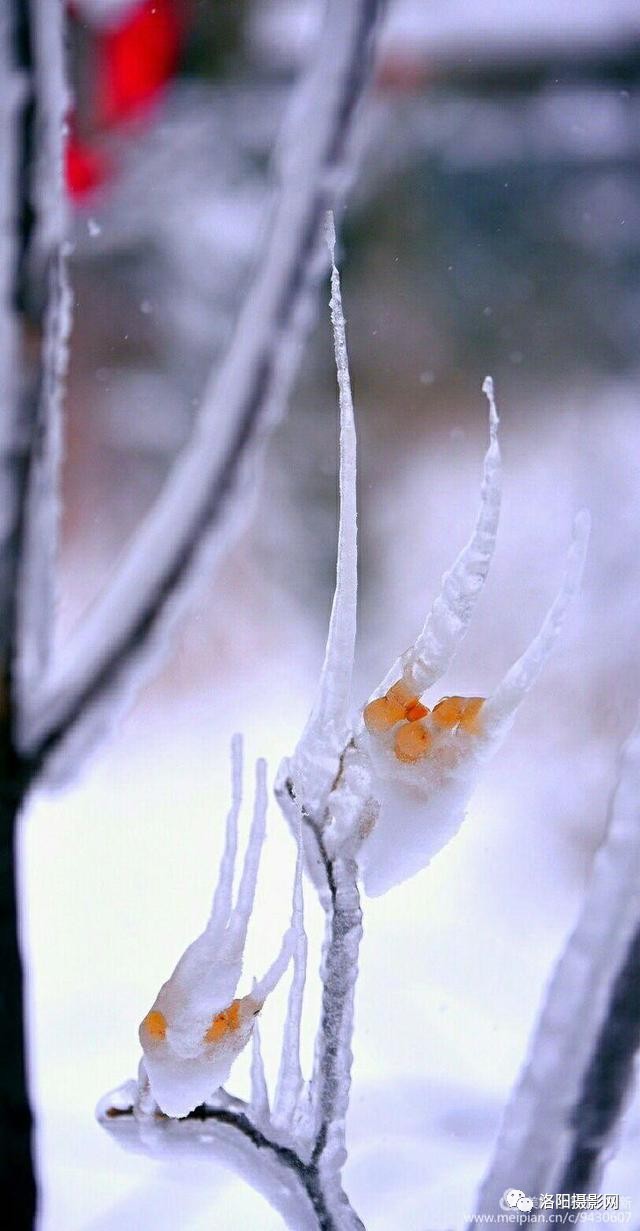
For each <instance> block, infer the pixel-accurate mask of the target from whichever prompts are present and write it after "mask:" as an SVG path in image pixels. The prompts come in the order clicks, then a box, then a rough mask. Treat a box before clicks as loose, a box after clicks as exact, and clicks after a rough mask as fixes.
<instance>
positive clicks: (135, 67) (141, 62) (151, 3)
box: [96, 0, 181, 125]
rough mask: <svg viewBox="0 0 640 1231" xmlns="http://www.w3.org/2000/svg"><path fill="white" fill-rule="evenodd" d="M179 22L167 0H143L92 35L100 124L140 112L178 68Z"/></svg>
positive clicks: (110, 122)
mask: <svg viewBox="0 0 640 1231" xmlns="http://www.w3.org/2000/svg"><path fill="white" fill-rule="evenodd" d="M180 35H181V30H180V23H179V21H178V16H177V13H176V10H175V7H174V5H173V4H172V3H171V0H144V3H142V4H140V5H138V6H137V7H136V8H135V9H134V11H133V12H132V13H131V14H130V15H129V16H128V17H127V18H126V19H125V21H124V22H123V23H122V25H120V26H118V27H116V28H115V29H108V30H105V31H104V32H102V33H100V34H99V35H98V63H97V83H96V92H97V112H98V116H99V119H100V120H101V121H102V123H104V124H106V125H111V124H120V123H122V121H123V120H128V119H130V118H132V117H133V116H135V115H138V114H140V112H141V111H144V110H146V108H147V107H148V106H149V104H150V103H153V102H154V101H155V100H156V98H157V97H158V95H159V94H160V93H161V92H162V90H163V88H164V87H165V86H166V84H167V82H168V81H170V79H171V78H172V77H173V75H174V73H175V72H176V69H177V67H178V58H179V54H180Z"/></svg>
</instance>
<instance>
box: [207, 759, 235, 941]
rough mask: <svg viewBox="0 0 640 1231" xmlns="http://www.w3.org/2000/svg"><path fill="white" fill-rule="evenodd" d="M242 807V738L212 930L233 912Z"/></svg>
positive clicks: (233, 773)
mask: <svg viewBox="0 0 640 1231" xmlns="http://www.w3.org/2000/svg"><path fill="white" fill-rule="evenodd" d="M241 807H242V736H241V735H238V734H236V735H234V736H233V738H232V740H231V807H230V809H229V812H228V814H227V824H226V828H225V842H224V851H223V852H222V859H221V861H220V871H219V873H218V883H217V885H216V891H215V894H214V897H213V906H212V907H211V919H210V921H209V927H210V928H211V929H215V928H217V927H219V926H220V925H221V924H224V923H225V922H226V920H227V919H228V918H229V913H230V911H231V898H232V894H233V873H234V870H235V866H236V854H237V850H238V817H239V816H240V809H241Z"/></svg>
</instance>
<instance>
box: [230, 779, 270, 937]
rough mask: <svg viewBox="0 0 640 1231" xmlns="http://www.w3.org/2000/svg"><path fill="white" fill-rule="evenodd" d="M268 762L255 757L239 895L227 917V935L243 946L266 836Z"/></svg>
mask: <svg viewBox="0 0 640 1231" xmlns="http://www.w3.org/2000/svg"><path fill="white" fill-rule="evenodd" d="M267 805H268V797H267V763H266V761H265V760H264V758H263V757H260V758H259V759H258V760H257V761H256V795H255V804H254V809H253V820H252V822H251V832H250V834H249V842H248V845H247V852H246V855H245V857H244V865H243V868H242V876H241V877H240V885H239V887H238V896H237V898H236V904H235V907H234V910H233V915H232V917H231V919H230V921H229V936H230V938H232V939H234V940H235V941H236V942H237V943H238V944H239V945H241V947H242V948H244V943H245V940H246V938H247V928H248V927H249V920H250V918H251V912H252V910H253V901H254V898H255V893H256V884H257V882H258V869H259V867H260V855H261V854H262V845H263V842H264V839H265V833H266V825H267Z"/></svg>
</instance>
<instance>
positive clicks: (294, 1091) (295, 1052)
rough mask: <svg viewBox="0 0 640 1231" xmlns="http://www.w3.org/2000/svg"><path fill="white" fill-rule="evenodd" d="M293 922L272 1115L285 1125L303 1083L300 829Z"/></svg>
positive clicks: (304, 960)
mask: <svg viewBox="0 0 640 1231" xmlns="http://www.w3.org/2000/svg"><path fill="white" fill-rule="evenodd" d="M300 827H302V821H301V822H300ZM291 926H292V929H293V933H294V937H295V941H294V949H293V978H292V980H291V987H290V989H289V1001H288V1005H287V1016H286V1020H285V1024H284V1035H283V1039H282V1049H281V1053H280V1069H279V1072H278V1082H277V1086H276V1097H275V1103H274V1115H273V1120H274V1123H277V1124H282V1125H291V1124H292V1122H293V1118H294V1115H295V1112H296V1109H297V1107H298V1101H299V1099H300V1094H301V1091H302V1089H303V1084H304V1081H303V1076H302V1065H301V1062H300V1031H301V1026H302V1005H303V1000H304V988H305V982H306V977H307V934H306V932H305V929H304V901H303V893H302V834H301V833H299V836H298V855H297V859H296V870H295V878H294V882H293V903H292V910H291Z"/></svg>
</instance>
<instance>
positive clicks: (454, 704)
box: [433, 697, 465, 730]
mask: <svg viewBox="0 0 640 1231" xmlns="http://www.w3.org/2000/svg"><path fill="white" fill-rule="evenodd" d="M464 707H465V698H464V697H443V698H442V700H441V701H438V704H437V705H434V707H433V720H434V722H437V723H438V726H440V727H447V728H448V730H452V729H453V727H457V725H458V723H459V722H460V718H461V716H462V713H463V711H464Z"/></svg>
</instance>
